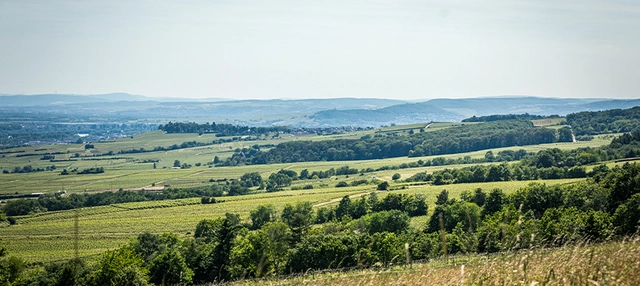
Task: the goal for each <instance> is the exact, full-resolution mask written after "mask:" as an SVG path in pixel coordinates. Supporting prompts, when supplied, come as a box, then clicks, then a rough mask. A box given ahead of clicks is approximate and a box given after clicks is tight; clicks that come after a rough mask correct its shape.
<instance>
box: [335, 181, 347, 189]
mask: <svg viewBox="0 0 640 286" xmlns="http://www.w3.org/2000/svg"><path fill="white" fill-rule="evenodd" d="M347 186H349V184H347V182H344V181H342V182H339V183H337V184H336V188H344V187H347Z"/></svg>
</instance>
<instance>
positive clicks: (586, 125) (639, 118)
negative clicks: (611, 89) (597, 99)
mask: <svg viewBox="0 0 640 286" xmlns="http://www.w3.org/2000/svg"><path fill="white" fill-rule="evenodd" d="M567 124H569V125H570V126H571V127H572V128H573V132H574V133H575V135H576V136H579V135H595V134H607V133H622V132H631V131H633V130H634V129H637V128H638V126H640V106H636V107H633V108H630V109H612V110H605V111H596V112H589V111H585V112H578V113H572V114H569V115H567Z"/></svg>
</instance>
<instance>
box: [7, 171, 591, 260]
mask: <svg viewBox="0 0 640 286" xmlns="http://www.w3.org/2000/svg"><path fill="white" fill-rule="evenodd" d="M576 181H578V179H566V180H549V181H536V182H544V183H546V184H548V185H557V184H561V185H562V184H570V183H573V182H576ZM529 183H531V181H510V182H493V183H476V184H455V185H448V186H432V185H419V186H409V187H406V188H405V189H399V190H394V191H391V192H379V193H378V195H379V197H380V198H383V197H384V196H385V195H386V194H388V193H401V194H424V195H425V196H426V199H427V203H428V205H429V207H430V208H432V207H433V205H434V202H435V198H436V195H437V194H438V193H440V192H441V191H442V190H443V189H446V190H447V191H449V193H450V195H451V196H452V197H457V196H459V195H460V194H461V193H462V192H463V191H473V190H474V189H476V188H482V189H484V190H486V191H489V190H492V189H494V188H500V189H502V190H503V191H504V192H505V193H510V192H513V191H515V190H517V189H519V188H522V187H524V186H526V185H528V184H529ZM375 189H376V186H375V185H364V186H358V187H345V188H333V187H332V186H331V187H327V188H323V189H321V188H318V189H312V190H299V191H282V192H276V193H260V194H252V195H245V196H236V197H222V198H220V200H222V201H223V202H220V203H216V204H201V203H200V199H199V198H191V199H180V200H170V201H150V202H136V203H123V204H115V205H110V206H101V207H92V208H83V209H79V210H69V211H58V212H46V213H40V214H36V215H32V216H24V217H17V225H14V226H10V227H7V226H6V225H5V226H3V227H1V228H0V229H2V232H0V242H1V243H2V244H3V245H4V246H5V247H6V248H7V250H9V251H10V252H11V253H13V254H15V255H18V256H20V257H22V258H23V259H25V260H27V261H30V262H47V261H61V260H66V259H70V258H72V257H73V255H74V241H73V238H74V233H75V232H74V222H75V217H76V215H77V216H78V222H79V224H78V225H79V229H78V233H79V237H80V241H79V250H80V256H83V257H90V256H94V255H97V254H100V253H103V252H104V251H105V250H107V249H114V248H117V247H119V246H121V245H123V244H125V243H127V242H128V241H130V240H131V239H132V238H134V237H136V236H137V235H138V234H140V233H143V232H151V233H157V234H162V233H174V234H178V235H180V236H190V235H191V234H192V233H193V231H194V229H195V226H196V224H197V223H198V222H199V221H200V220H202V219H205V218H216V217H221V216H224V214H225V213H227V212H229V213H237V214H239V215H240V217H241V219H242V220H244V221H245V222H249V212H250V211H251V210H253V209H255V208H256V206H258V205H267V204H271V205H273V206H275V208H276V209H277V210H281V209H282V208H283V207H284V205H285V204H287V203H295V202H301V201H309V202H311V203H313V204H314V205H316V206H320V205H322V206H326V203H329V204H337V202H338V201H339V199H340V198H342V197H344V196H354V195H362V194H368V193H371V192H375V191H376V190H375ZM426 220H427V217H426V216H421V217H415V218H413V221H412V225H414V226H415V227H417V228H419V229H420V228H424V225H425V223H426Z"/></svg>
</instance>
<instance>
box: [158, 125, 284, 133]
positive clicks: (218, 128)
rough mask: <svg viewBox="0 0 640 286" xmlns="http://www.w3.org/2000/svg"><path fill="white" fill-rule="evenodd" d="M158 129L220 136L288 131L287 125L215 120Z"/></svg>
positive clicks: (159, 128) (168, 131) (165, 126)
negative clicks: (230, 122)
mask: <svg viewBox="0 0 640 286" xmlns="http://www.w3.org/2000/svg"><path fill="white" fill-rule="evenodd" d="M158 130H162V131H164V132H167V133H200V134H203V133H216V134H218V135H220V136H238V135H260V134H266V133H270V132H288V131H289V127H287V126H274V127H249V126H240V125H233V124H216V123H215V122H212V123H211V124H209V123H203V124H198V123H195V122H188V123H182V122H169V123H167V124H165V125H162V124H161V125H160V126H158Z"/></svg>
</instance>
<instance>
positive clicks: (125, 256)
mask: <svg viewBox="0 0 640 286" xmlns="http://www.w3.org/2000/svg"><path fill="white" fill-rule="evenodd" d="M147 281H148V276H147V271H146V269H145V268H144V267H143V260H142V258H140V256H138V255H136V253H135V252H134V250H133V249H132V248H129V247H123V248H120V249H116V250H113V251H108V252H106V253H104V254H103V255H102V257H101V258H100V259H99V260H98V263H97V265H96V271H95V272H94V274H93V276H92V278H91V282H90V283H89V284H91V285H113V286H118V285H131V286H140V285H148V284H149V283H148V282H147Z"/></svg>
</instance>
